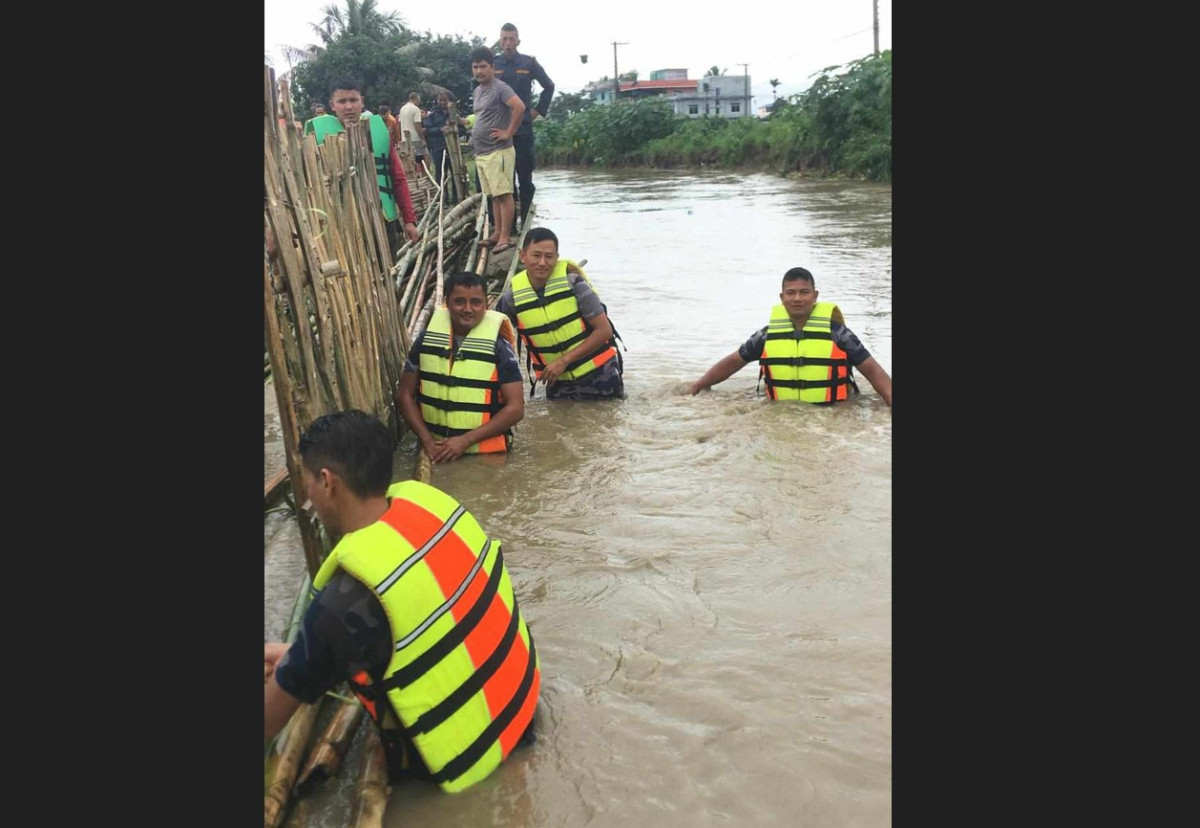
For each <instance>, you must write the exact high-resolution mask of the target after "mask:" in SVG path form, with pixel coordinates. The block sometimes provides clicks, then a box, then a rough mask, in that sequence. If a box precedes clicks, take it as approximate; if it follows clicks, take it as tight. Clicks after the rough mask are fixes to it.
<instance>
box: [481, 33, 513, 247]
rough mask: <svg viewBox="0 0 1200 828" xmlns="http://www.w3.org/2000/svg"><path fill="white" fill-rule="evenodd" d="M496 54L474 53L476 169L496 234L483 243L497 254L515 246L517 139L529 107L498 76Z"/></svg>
mask: <svg viewBox="0 0 1200 828" xmlns="http://www.w3.org/2000/svg"><path fill="white" fill-rule="evenodd" d="M493 64H494V58H493V56H492V52H491V50H490V49H488V48H487V47H486V46H480V47H479V48H478V49H473V50H471V74H473V75H474V76H475V80H476V81H478V83H479V85H478V86H476V87H475V90H474V91H473V92H472V93H471V94H472V98H471V101H472V105H471V110H472V111H473V112H474V113H475V115H476V116H477V120H476V121H475V128H474V129H473V130H472V132H471V147H472V149H474V151H475V169H476V170H477V171H478V173H479V184H480V187H481V188H482V190H483V194H484V195H486V196H489V197H490V198H491V200H492V224H493V229H492V234H491V235H490V236H489V237H488V238H486V239H484V240H483V241H481V242H480V245H482V246H484V247H491V246H492V245H495V247H494V248H493V249H492V252H493V253H503V252H504V251H506V250H511V249H512V247H513V243H512V241H510V239H511V237H512V227H513V211H514V205H513V173H514V170H515V169H516V152H515V151H514V150H513V141H512V138H513V136H514V135H515V134H516V133H517V128H518V127H520V125H521V119H522V118H524V117H525V104H523V103H521V98H520V97H519V96H518V95H517V93H516V92H514V91H513V90H512V87H511V86H509V85H508V84H507V83H505V82H504V81H502V80H497V79H496V77H495V74H496V73H495V66H494V65H493Z"/></svg>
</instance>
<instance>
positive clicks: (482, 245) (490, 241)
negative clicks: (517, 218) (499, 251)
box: [479, 239, 496, 247]
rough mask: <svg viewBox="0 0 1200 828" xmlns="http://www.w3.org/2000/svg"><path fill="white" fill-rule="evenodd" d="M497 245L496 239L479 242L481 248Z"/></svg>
mask: <svg viewBox="0 0 1200 828" xmlns="http://www.w3.org/2000/svg"><path fill="white" fill-rule="evenodd" d="M495 243H496V240H495V239H480V240H479V246H480V247H491V246H492V245H493V244H495Z"/></svg>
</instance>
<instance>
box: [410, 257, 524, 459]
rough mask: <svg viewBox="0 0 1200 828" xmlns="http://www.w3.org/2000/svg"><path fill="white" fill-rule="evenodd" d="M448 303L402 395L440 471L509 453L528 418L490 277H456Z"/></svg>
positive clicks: (420, 339) (413, 360)
mask: <svg viewBox="0 0 1200 828" xmlns="http://www.w3.org/2000/svg"><path fill="white" fill-rule="evenodd" d="M445 295H446V306H445V307H442V308H438V309H437V310H436V311H434V313H433V316H432V317H430V319H429V324H428V325H426V326H425V330H423V331H421V333H419V334H417V337H416V339H415V340H414V341H413V343H412V347H411V348H410V349H409V351H408V359H407V360H405V363H404V370H403V372H402V373H401V374H400V382H399V384H398V385H397V387H396V393H395V402H396V408H397V409H399V411H400V414H401V415H402V416H403V417H404V421H405V422H406V423H408V427H409V428H411V429H412V430H413V433H414V434H416V435H417V439H419V440H420V441H421V446H422V448H424V449H425V453H426V454H427V455H429V459H430V461H431V462H433V463H442V462H445V461H448V460H454V459H456V458H458V457H461V456H462V455H463V454H488V453H492V452H503V451H508V448H509V445H510V444H511V441H512V428H513V426H515V425H516V424H517V423H519V422H520V421H521V418H522V417H524V416H525V401H524V400H523V399H522V398H521V368H520V365H519V364H518V363H517V355H516V351H515V350H514V349H515V347H516V344H517V338H516V335H515V333H514V332H513V329H512V325H511V324H510V323H509V321H508V318H507V317H505V316H504V314H502V313H497V312H496V311H490V310H488V308H487V290H486V283H485V282H484V280H483V277H482V276H480V275H478V274H475V273H471V272H469V271H463V272H460V273H454V274H452V275H451V276H450V277H449V278H447V279H446V284H445Z"/></svg>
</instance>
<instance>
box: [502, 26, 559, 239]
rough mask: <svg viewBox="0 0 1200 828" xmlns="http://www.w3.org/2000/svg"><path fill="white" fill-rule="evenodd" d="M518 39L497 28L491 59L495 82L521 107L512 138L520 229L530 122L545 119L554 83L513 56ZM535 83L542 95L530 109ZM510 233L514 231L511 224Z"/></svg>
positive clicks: (528, 176)
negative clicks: (522, 116) (495, 49)
mask: <svg viewBox="0 0 1200 828" xmlns="http://www.w3.org/2000/svg"><path fill="white" fill-rule="evenodd" d="M520 43H521V38H520V37H518V35H517V27H516V26H514V25H513V24H511V23H505V24H504V25H503V26H501V27H500V54H498V55H496V58H495V64H494V65H495V69H496V79H497V80H502V81H504V82H505V83H507V84H508V85H509V86H511V87H512V90H513V91H514V92H516V93H517V97H519V98H520V99H521V103H523V104H525V119H524V120H523V121H521V126H519V127H518V128H517V134H516V135H514V136H513V139H512V140H513V149H515V150H516V153H517V164H516V167H517V169H516V172H517V186H516V191H517V198H518V200H519V201H520V202H521V225H520V226H521V227H522V228H524V227H525V216H526V215H527V214H528V213H529V205H530V204H532V203H533V191H534V189H535V188H534V186H533V167H534V162H535V159H534V154H533V121H534V119H535V118H539V117H541V118H545V117H546V112H547V111H549V109H550V99H551V98H552V97H553V96H554V81H552V80H550V76H549V75H547V74H546V70H545V69H543V68H542V65H541V64H540V63H538V62H537V58H535V57H534V56H533V55H522V54H518V53H517V46H518V45H520ZM535 80H536V81H537V82H538V85H539V86H541V88H542V93H541V95H540V96H539V97H538V102H537V106H531V105H530V103H529V102H530V100H532V98H533V82H534V81H535ZM513 224H514V226H513V232H514V233H515V232H516V230H517V227H516V223H515V222H514V223H513Z"/></svg>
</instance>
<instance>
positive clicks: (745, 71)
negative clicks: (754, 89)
mask: <svg viewBox="0 0 1200 828" xmlns="http://www.w3.org/2000/svg"><path fill="white" fill-rule="evenodd" d="M876 2H878V0H876ZM738 66H740V67H742V91H743V92H745V93H746V108H745V110H743V112H742V117H743V118H744V117H746V116H747V115H749V114H750V64H749V63H739V64H738Z"/></svg>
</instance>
